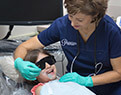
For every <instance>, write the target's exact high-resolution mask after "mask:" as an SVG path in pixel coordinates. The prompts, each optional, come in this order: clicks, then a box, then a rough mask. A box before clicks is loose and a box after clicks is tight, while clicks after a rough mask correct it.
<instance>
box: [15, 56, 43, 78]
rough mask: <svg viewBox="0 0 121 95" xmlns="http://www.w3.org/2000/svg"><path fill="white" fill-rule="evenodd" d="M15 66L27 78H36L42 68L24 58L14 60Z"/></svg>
mask: <svg viewBox="0 0 121 95" xmlns="http://www.w3.org/2000/svg"><path fill="white" fill-rule="evenodd" d="M14 66H15V68H16V69H17V70H18V71H19V72H20V73H21V75H22V77H24V78H25V79H27V80H36V77H37V76H38V75H39V74H40V71H41V69H40V68H38V67H37V66H36V65H35V64H34V63H32V62H29V61H23V59H22V58H17V59H16V60H15V62H14Z"/></svg>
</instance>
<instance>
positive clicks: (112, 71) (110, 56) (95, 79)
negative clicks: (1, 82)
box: [14, 0, 121, 95]
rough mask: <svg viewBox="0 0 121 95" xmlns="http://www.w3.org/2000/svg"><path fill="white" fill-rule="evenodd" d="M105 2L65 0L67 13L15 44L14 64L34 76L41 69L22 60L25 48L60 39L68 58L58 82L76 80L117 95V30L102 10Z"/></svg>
mask: <svg viewBox="0 0 121 95" xmlns="http://www.w3.org/2000/svg"><path fill="white" fill-rule="evenodd" d="M107 6H108V0H65V7H66V8H67V11H68V14H67V15H65V16H63V17H60V18H58V19H56V20H55V21H54V22H53V23H52V24H51V26H50V27H49V28H47V29H46V30H44V31H42V32H40V34H39V35H37V36H35V37H33V38H31V39H30V40H27V41H26V42H24V43H22V44H21V45H19V46H18V47H17V49H16V50H15V53H14V58H15V68H16V69H17V70H19V71H20V73H21V74H22V76H23V77H24V78H26V79H28V80H35V79H36V76H38V75H39V73H40V72H41V69H39V68H37V67H36V66H35V65H33V64H32V63H31V62H27V61H23V59H24V57H25V55H26V53H27V51H28V50H32V49H36V48H44V47H45V46H47V45H50V44H52V43H55V42H57V41H60V43H61V46H62V49H63V51H64V53H65V55H66V57H67V59H68V65H67V71H68V73H67V74H65V75H64V76H62V77H61V78H60V82H68V81H72V82H76V83H78V84H80V85H83V86H86V87H88V88H89V89H90V90H92V91H93V92H94V93H96V94H97V95H107V94H109V95H120V94H121V30H120V28H119V27H118V26H117V25H116V24H115V22H114V21H113V19H112V18H111V17H109V16H108V15H106V14H105V13H106V10H107ZM32 67H33V68H32Z"/></svg>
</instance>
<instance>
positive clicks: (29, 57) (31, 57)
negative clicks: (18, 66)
mask: <svg viewBox="0 0 121 95" xmlns="http://www.w3.org/2000/svg"><path fill="white" fill-rule="evenodd" d="M39 53H42V54H46V55H48V56H50V54H49V53H48V52H47V51H46V50H44V49H42V48H40V49H34V50H31V51H28V52H27V54H26V56H25V58H24V61H30V62H32V63H36V61H37V58H38V55H39ZM25 82H26V83H28V84H30V85H36V84H38V83H39V82H38V80H35V81H29V80H26V79H25Z"/></svg>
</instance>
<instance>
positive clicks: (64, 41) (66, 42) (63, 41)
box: [61, 39, 77, 46]
mask: <svg viewBox="0 0 121 95" xmlns="http://www.w3.org/2000/svg"><path fill="white" fill-rule="evenodd" d="M61 45H62V46H65V45H68V46H75V45H77V43H76V42H70V41H68V40H67V39H62V40H61Z"/></svg>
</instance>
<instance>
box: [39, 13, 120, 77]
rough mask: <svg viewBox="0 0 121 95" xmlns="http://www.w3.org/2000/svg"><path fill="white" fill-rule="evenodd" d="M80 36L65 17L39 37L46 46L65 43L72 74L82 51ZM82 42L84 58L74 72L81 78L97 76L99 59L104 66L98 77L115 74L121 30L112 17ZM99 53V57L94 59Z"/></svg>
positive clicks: (65, 51)
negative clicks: (107, 72) (113, 69)
mask: <svg viewBox="0 0 121 95" xmlns="http://www.w3.org/2000/svg"><path fill="white" fill-rule="evenodd" d="M77 32H78V31H77V30H75V29H74V28H73V27H72V26H71V21H70V20H69V19H68V15H65V16H63V17H60V18H58V19H56V20H55V21H54V22H53V23H52V25H51V26H50V27H49V28H48V29H46V30H44V31H42V32H40V34H39V35H38V39H39V41H40V42H41V43H42V44H43V45H45V46H47V45H49V44H52V43H55V42H57V41H60V42H61V46H62V49H63V51H64V53H65V55H66V57H67V59H68V65H67V70H68V71H69V72H70V66H71V63H72V61H73V59H74V57H75V56H76V54H77V51H78V49H77V47H78V46H77ZM95 37H96V41H95ZM79 39H80V54H79V56H78V58H77V59H76V60H75V63H74V66H73V72H77V73H79V74H80V75H83V76H88V75H90V74H92V73H94V72H95V68H94V67H95V57H96V61H97V63H98V62H101V63H102V64H103V67H102V68H101V70H100V72H99V73H98V74H100V73H103V72H106V71H110V70H112V66H111V63H110V58H116V57H120V56H121V30H120V28H119V27H118V26H117V25H116V24H115V22H114V21H113V20H112V19H111V18H110V17H109V16H108V15H105V16H104V17H103V18H102V19H101V21H100V23H99V25H98V26H97V28H96V30H95V31H94V32H93V33H92V34H91V36H90V37H89V39H88V40H87V42H86V43H85V42H84V40H83V39H82V37H81V35H79ZM95 43H96V44H95ZM95 45H96V48H95ZM95 52H96V56H94V55H95ZM99 68H100V66H98V67H97V69H99Z"/></svg>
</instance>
